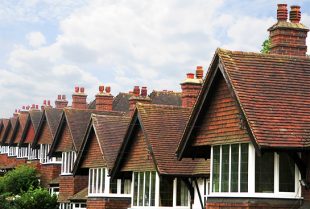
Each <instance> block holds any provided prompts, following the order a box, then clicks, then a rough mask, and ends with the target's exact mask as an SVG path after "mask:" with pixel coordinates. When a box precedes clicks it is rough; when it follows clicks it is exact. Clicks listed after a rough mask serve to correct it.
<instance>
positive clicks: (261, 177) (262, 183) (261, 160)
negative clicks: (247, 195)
mask: <svg viewBox="0 0 310 209" xmlns="http://www.w3.org/2000/svg"><path fill="white" fill-rule="evenodd" d="M273 190H274V153H273V152H268V153H264V154H262V156H261V157H259V156H257V155H256V157H255V192H263V193H272V192H273Z"/></svg>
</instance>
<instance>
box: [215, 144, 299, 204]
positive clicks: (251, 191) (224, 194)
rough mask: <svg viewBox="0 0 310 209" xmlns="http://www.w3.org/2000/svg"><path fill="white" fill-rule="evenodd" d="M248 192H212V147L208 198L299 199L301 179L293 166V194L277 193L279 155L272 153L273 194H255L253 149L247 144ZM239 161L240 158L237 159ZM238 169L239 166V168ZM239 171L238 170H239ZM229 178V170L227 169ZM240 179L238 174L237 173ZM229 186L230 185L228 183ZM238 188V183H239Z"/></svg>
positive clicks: (296, 168)
mask: <svg viewBox="0 0 310 209" xmlns="http://www.w3.org/2000/svg"><path fill="white" fill-rule="evenodd" d="M248 150H249V151H248V152H249V153H248V192H240V189H239V191H238V192H213V191H212V184H213V179H212V178H213V146H212V147H211V163H210V164H211V170H210V171H211V172H210V194H209V197H251V198H282V199H300V198H301V185H300V183H299V180H300V179H301V176H300V172H299V170H298V167H297V166H296V165H295V192H279V155H278V154H277V153H274V158H275V160H274V192H273V193H258V192H255V156H256V155H255V148H254V146H253V145H252V144H249V149H248ZM221 158H222V147H220V174H219V175H220V183H219V188H220V189H219V191H221V167H222V159H221ZM239 160H240V158H239ZM239 168H240V166H239ZM239 170H240V169H239ZM229 176H230V169H229ZM239 177H240V172H239ZM229 184H230V183H229ZM239 188H240V181H239Z"/></svg>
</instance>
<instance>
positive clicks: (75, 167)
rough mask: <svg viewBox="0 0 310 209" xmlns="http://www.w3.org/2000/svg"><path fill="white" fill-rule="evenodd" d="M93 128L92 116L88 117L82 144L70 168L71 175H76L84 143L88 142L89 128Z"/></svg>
mask: <svg viewBox="0 0 310 209" xmlns="http://www.w3.org/2000/svg"><path fill="white" fill-rule="evenodd" d="M92 128H94V127H93V118H92V117H90V120H89V122H88V125H87V129H86V132H85V136H84V138H83V142H82V146H81V149H80V150H79V152H78V154H77V157H76V160H75V163H74V166H73V169H72V174H73V176H75V175H76V172H77V171H78V169H79V168H80V167H79V166H80V161H81V159H82V155H83V152H84V149H85V147H86V144H87V142H88V139H89V135H90V132H91V129H92Z"/></svg>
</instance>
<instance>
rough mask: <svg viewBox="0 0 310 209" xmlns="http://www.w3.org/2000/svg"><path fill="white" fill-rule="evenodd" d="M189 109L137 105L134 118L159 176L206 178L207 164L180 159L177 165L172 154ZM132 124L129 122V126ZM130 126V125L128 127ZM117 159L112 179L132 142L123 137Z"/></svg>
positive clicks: (200, 161)
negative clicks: (203, 176) (138, 123)
mask: <svg viewBox="0 0 310 209" xmlns="http://www.w3.org/2000/svg"><path fill="white" fill-rule="evenodd" d="M189 113H190V109H189V108H182V107H176V106H170V105H153V104H151V105H150V104H138V105H137V109H136V112H135V114H134V117H138V118H139V121H140V123H141V126H143V128H142V129H143V133H144V137H145V141H146V143H147V147H148V149H149V152H150V153H151V155H152V158H153V160H154V164H155V165H156V167H157V171H158V172H159V173H160V174H168V175H183V176H191V175H196V174H209V172H210V171H209V161H205V160H203V159H195V160H192V159H184V160H182V161H178V160H177V158H176V156H175V150H176V148H177V145H178V143H179V140H180V138H181V136H182V132H183V129H184V128H185V125H186V122H187V120H188V116H189ZM133 121H134V118H133V120H132V121H131V123H132V122H133ZM130 126H133V124H130ZM127 133H128V132H127ZM126 138H127V140H128V141H127V142H128V143H127V142H126V140H125V141H124V142H123V145H122V148H121V151H120V153H119V155H118V159H117V164H116V167H114V169H113V173H112V175H115V173H116V172H118V170H120V168H118V166H119V165H121V161H122V159H121V158H122V156H123V154H122V153H124V152H126V150H127V148H126V146H128V144H129V143H132V142H130V140H131V139H132V138H131V137H130V136H126Z"/></svg>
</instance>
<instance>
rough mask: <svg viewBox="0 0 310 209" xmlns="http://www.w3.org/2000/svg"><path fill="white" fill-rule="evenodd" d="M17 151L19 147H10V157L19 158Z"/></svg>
mask: <svg viewBox="0 0 310 209" xmlns="http://www.w3.org/2000/svg"><path fill="white" fill-rule="evenodd" d="M17 149H18V147H15V146H12V147H9V153H8V156H9V157H17Z"/></svg>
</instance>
